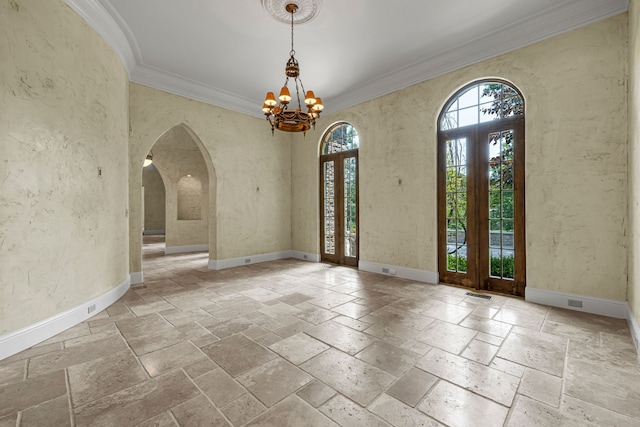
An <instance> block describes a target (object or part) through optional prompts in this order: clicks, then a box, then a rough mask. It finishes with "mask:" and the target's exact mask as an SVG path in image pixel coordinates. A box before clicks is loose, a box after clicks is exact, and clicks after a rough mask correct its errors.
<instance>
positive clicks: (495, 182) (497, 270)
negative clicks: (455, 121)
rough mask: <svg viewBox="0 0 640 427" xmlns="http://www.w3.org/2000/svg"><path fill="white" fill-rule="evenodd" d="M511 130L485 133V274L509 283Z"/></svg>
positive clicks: (511, 255)
mask: <svg viewBox="0 0 640 427" xmlns="http://www.w3.org/2000/svg"><path fill="white" fill-rule="evenodd" d="M513 137H514V132H513V130H504V131H501V132H495V133H491V134H489V137H488V143H489V159H488V160H489V162H488V164H489V169H488V171H487V172H488V175H489V189H488V191H489V265H490V268H489V271H490V275H491V277H498V278H502V279H509V280H513V277H514V274H513V272H514V271H513V270H514V258H515V252H514V251H513V249H514V245H513V233H514V231H515V230H514V221H513V202H514V197H513Z"/></svg>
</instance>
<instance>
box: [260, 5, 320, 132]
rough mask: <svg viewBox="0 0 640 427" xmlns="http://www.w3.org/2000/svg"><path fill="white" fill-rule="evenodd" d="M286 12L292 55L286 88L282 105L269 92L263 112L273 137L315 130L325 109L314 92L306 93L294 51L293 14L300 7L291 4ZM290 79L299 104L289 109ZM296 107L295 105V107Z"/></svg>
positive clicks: (280, 97)
mask: <svg viewBox="0 0 640 427" xmlns="http://www.w3.org/2000/svg"><path fill="white" fill-rule="evenodd" d="M285 9H286V11H287V12H288V13H290V14H291V52H289V54H290V55H291V56H290V57H289V60H288V61H287V66H286V68H285V75H286V76H287V78H286V80H285V81H284V86H283V87H282V89H281V90H280V95H279V96H278V100H279V101H280V105H278V102H277V101H276V97H275V95H274V93H273V92H267V97H266V98H265V100H264V105H263V106H262V111H263V112H264V115H265V116H267V120H268V121H269V124H270V125H271V134H272V135H273V133H274V129H278V130H281V131H285V132H304V133H305V135H306V132H307V131H308V130H309V129H310V128H311V127H313V128H314V129H315V126H316V119H317V118H318V117H320V113H321V112H322V110H323V109H324V105H322V100H321V99H320V98H316V96H315V94H314V93H313V91H311V90H310V91H308V92H305V90H304V86H303V85H302V80H301V79H300V66H299V65H298V61H297V60H296V58H295V54H296V51H295V50H293V14H294V13H295V12H296V11H297V10H298V5H296V4H293V3H289V4H287V5H286V7H285ZM289 78H293V80H294V81H295V90H296V99H297V102H298V105H297V108H296V109H295V110H294V109H289V107H290V102H291V100H292V98H291V93H290V92H289V87H288V84H289ZM300 91H302V93H304V94H305V96H304V105H305V107H306V111H303V110H302V103H301V102H300ZM294 106H295V105H294Z"/></svg>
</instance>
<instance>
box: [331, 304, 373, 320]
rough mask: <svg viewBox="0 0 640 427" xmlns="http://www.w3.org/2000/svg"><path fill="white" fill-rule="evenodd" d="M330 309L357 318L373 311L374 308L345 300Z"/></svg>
mask: <svg viewBox="0 0 640 427" xmlns="http://www.w3.org/2000/svg"><path fill="white" fill-rule="evenodd" d="M331 310H332V311H335V312H336V313H339V314H342V315H343V316H348V317H351V318H353V319H359V318H361V317H362V316H364V315H367V314H369V313H371V312H372V311H374V309H373V308H371V307H367V306H366V305H361V304H357V303H354V302H347V303H344V304H341V305H338V306H336V307H332V308H331Z"/></svg>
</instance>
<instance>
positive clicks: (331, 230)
mask: <svg viewBox="0 0 640 427" xmlns="http://www.w3.org/2000/svg"><path fill="white" fill-rule="evenodd" d="M323 175H324V179H323V183H324V184H323V185H324V190H323V201H324V206H323V215H324V224H323V227H324V253H326V254H331V255H334V254H335V253H336V235H335V204H336V200H335V187H334V186H335V167H334V163H333V161H330V162H325V163H324V164H323Z"/></svg>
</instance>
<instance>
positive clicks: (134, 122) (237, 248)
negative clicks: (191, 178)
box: [129, 84, 291, 272]
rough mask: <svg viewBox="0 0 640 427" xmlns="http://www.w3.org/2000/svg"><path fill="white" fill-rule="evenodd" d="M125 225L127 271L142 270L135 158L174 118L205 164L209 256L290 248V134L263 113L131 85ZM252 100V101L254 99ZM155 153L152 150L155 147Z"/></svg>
mask: <svg viewBox="0 0 640 427" xmlns="http://www.w3.org/2000/svg"><path fill="white" fill-rule="evenodd" d="M130 95H131V96H130V120H131V134H130V141H129V151H130V165H129V172H130V180H129V183H130V189H131V190H130V195H131V197H130V210H131V221H130V233H131V236H132V238H131V244H130V252H131V258H130V259H131V262H130V269H131V271H132V272H136V271H141V268H142V267H141V255H140V254H141V237H140V236H141V230H140V222H141V221H139V220H138V219H135V218H140V215H141V209H140V208H141V204H140V196H139V193H140V192H139V189H140V185H141V182H142V173H141V170H142V162H143V160H144V157H145V156H146V154H147V153H148V151H149V149H150V148H151V147H152V146H153V144H154V143H155V142H156V141H157V140H158V138H159V137H160V136H162V135H163V134H164V133H165V132H166V131H167V130H168V129H171V128H172V127H174V126H176V125H180V124H184V125H185V126H186V129H187V131H189V132H191V133H192V137H193V138H194V139H195V140H196V143H197V144H198V145H199V147H200V148H201V149H202V150H204V153H205V156H204V157H205V163H206V164H207V170H208V172H209V182H210V192H209V208H210V212H213V214H210V219H211V222H210V224H211V225H212V226H210V227H209V257H210V258H211V259H218V260H222V259H228V258H235V257H240V256H246V255H252V254H262V253H269V252H277V251H284V250H288V249H290V248H291V138H290V137H289V135H287V134H283V133H277V134H276V136H275V137H272V136H271V131H270V129H269V127H268V126H267V124H266V123H265V121H264V120H261V119H258V118H255V117H250V116H247V115H245V114H240V113H236V112H233V111H230V110H226V109H223V108H219V107H215V106H212V105H208V104H204V103H201V102H198V101H193V100H189V99H186V98H183V97H180V96H176V95H172V94H169V93H166V92H162V91H160V90H156V89H152V88H149V87H146V86H142V85H137V84H131V85H130ZM256 108H258V107H256ZM154 153H155V151H154Z"/></svg>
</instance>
